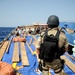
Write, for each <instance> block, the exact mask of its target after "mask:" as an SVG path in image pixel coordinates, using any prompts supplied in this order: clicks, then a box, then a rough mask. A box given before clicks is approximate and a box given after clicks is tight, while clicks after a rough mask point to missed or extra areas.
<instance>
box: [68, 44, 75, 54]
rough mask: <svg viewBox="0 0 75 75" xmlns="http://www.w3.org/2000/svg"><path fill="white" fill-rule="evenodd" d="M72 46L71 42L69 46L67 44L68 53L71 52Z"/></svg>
mask: <svg viewBox="0 0 75 75" xmlns="http://www.w3.org/2000/svg"><path fill="white" fill-rule="evenodd" d="M72 48H74V46H73V45H71V44H69V46H68V53H69V54H70V55H72V54H73V51H72Z"/></svg>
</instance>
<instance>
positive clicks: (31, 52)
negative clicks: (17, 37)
mask: <svg viewBox="0 0 75 75" xmlns="http://www.w3.org/2000/svg"><path fill="white" fill-rule="evenodd" d="M26 44H27V46H28V48H29V50H30V51H31V53H32V54H33V50H32V49H31V47H30V46H29V44H28V42H27V41H26Z"/></svg>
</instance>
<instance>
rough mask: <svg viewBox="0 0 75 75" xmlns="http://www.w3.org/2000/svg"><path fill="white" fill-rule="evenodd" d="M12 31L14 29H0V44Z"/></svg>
mask: <svg viewBox="0 0 75 75" xmlns="http://www.w3.org/2000/svg"><path fill="white" fill-rule="evenodd" d="M13 29H14V27H0V42H1V41H2V40H3V39H4V38H5V37H6V36H7V35H8V34H9V33H10V32H11V31H12V30H13Z"/></svg>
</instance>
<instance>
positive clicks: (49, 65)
mask: <svg viewBox="0 0 75 75" xmlns="http://www.w3.org/2000/svg"><path fill="white" fill-rule="evenodd" d="M57 29H58V27H56V28H53V29H51V30H49V31H48V35H50V34H53V35H54V36H55V35H56V33H57ZM43 37H44V32H42V33H41V37H39V38H38V42H37V44H36V48H40V43H41V42H43ZM62 46H64V47H65V48H66V47H67V46H68V41H67V39H66V36H65V34H64V33H63V32H61V33H60V35H59V48H61V47H62ZM41 63H42V68H43V69H44V70H43V71H42V73H43V75H48V71H49V69H50V68H53V69H55V68H58V69H57V70H56V71H58V70H60V68H59V67H61V66H62V64H61V60H60V59H54V60H53V61H52V62H51V63H50V62H45V66H43V60H41ZM55 75H62V73H61V72H59V73H56V74H55Z"/></svg>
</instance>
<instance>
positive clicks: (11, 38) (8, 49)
mask: <svg viewBox="0 0 75 75" xmlns="http://www.w3.org/2000/svg"><path fill="white" fill-rule="evenodd" d="M12 39H13V38H11V40H10V41H9V43H8V47H7V49H6V52H8V50H9V47H10V44H11V42H12Z"/></svg>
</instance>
